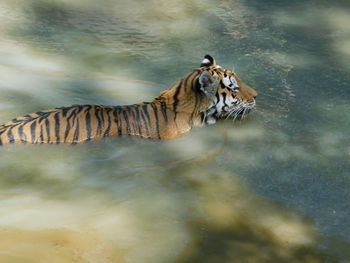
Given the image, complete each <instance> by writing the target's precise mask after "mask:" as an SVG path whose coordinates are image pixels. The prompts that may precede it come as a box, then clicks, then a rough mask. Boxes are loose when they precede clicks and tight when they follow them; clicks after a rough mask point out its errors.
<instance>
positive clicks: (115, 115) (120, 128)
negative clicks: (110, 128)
mask: <svg viewBox="0 0 350 263" xmlns="http://www.w3.org/2000/svg"><path fill="white" fill-rule="evenodd" d="M119 114H120V108H119V107H115V108H114V111H113V116H114V121H115V123H116V124H117V129H118V136H122V126H121V120H120V119H119Z"/></svg>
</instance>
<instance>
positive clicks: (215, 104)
mask: <svg viewBox="0 0 350 263" xmlns="http://www.w3.org/2000/svg"><path fill="white" fill-rule="evenodd" d="M199 70H200V73H199V74H200V75H199V77H198V82H199V85H200V90H201V91H202V92H204V93H205V94H207V95H208V98H210V100H211V102H210V103H209V106H208V107H207V109H206V110H204V111H203V112H202V122H203V123H206V124H213V123H215V122H216V120H218V119H228V118H232V119H236V118H237V117H238V116H240V117H241V118H244V117H245V116H246V115H247V114H248V113H249V112H250V111H251V110H252V109H253V108H254V107H255V98H256V97H257V95H258V94H257V92H256V91H255V90H254V89H253V88H251V87H250V86H248V85H247V84H245V83H244V82H243V81H242V80H241V79H240V78H239V77H238V76H237V74H236V73H234V72H232V71H229V70H226V69H223V68H222V67H220V66H218V65H217V64H216V62H215V59H214V58H213V57H212V56H210V55H206V56H205V57H204V60H203V61H202V63H201V65H200V68H199Z"/></svg>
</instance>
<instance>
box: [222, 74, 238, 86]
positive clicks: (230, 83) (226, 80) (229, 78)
mask: <svg viewBox="0 0 350 263" xmlns="http://www.w3.org/2000/svg"><path fill="white" fill-rule="evenodd" d="M223 83H224V84H225V86H227V87H230V88H232V89H233V88H238V87H239V86H238V83H237V80H236V79H235V78H234V77H232V76H227V77H225V78H224V79H223Z"/></svg>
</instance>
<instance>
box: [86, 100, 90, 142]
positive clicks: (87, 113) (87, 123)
mask: <svg viewBox="0 0 350 263" xmlns="http://www.w3.org/2000/svg"><path fill="white" fill-rule="evenodd" d="M90 108H91V107H89V108H87V110H86V111H85V112H86V116H85V122H86V137H87V138H86V140H88V141H90V140H91V115H90Z"/></svg>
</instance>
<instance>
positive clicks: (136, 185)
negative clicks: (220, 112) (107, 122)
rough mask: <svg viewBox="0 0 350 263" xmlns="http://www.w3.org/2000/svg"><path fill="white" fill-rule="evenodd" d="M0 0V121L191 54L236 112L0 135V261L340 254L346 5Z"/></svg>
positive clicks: (345, 239)
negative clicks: (238, 81) (203, 120)
mask: <svg viewBox="0 0 350 263" xmlns="http://www.w3.org/2000/svg"><path fill="white" fill-rule="evenodd" d="M327 2H328V1H322V0H310V1H274V0H269V1H258V0H231V1H229V0H227V1H225V0H217V1H209V0H204V1H203V0H181V1H169V0H158V1H152V0H145V1H141V0H138V1H137V0H131V1H118V0H116V1H112V0H106V1H94V0H52V1H49V0H47V1H44V0H42V1H39V0H2V1H1V2H0V122H6V121H8V120H10V119H12V118H14V117H16V116H20V115H23V114H26V113H30V112H35V111H38V110H41V109H46V108H52V107H58V106H64V105H71V104H88V103H90V104H108V105H117V104H129V103H136V102H141V101H148V100H151V99H152V98H154V97H156V96H157V95H158V94H159V92H160V91H161V90H163V89H165V88H166V87H168V86H170V85H171V84H173V83H174V82H176V81H177V80H179V79H180V78H182V77H183V76H184V75H185V74H187V73H188V72H190V71H191V70H193V69H194V68H196V67H198V65H199V64H200V62H201V60H202V58H203V56H204V55H205V54H207V53H208V54H211V55H213V56H214V57H215V58H216V60H217V62H218V64H219V65H221V66H223V67H224V68H227V69H234V70H235V71H236V72H237V73H238V74H239V75H240V77H241V78H242V79H243V80H244V81H245V82H246V83H248V84H249V85H251V86H252V87H254V88H255V89H256V90H257V91H258V93H259V97H258V99H257V109H256V110H255V111H254V112H253V113H251V115H250V116H249V118H248V119H247V120H244V121H242V122H236V123H232V122H231V121H222V122H219V123H217V124H215V125H212V126H207V127H204V128H200V129H195V130H194V131H193V132H192V133H191V134H190V135H188V136H185V137H182V138H179V139H175V140H171V141H164V142H158V141H145V140H139V139H129V138H123V139H120V138H108V139H106V140H101V141H98V142H92V143H88V144H84V145H79V146H75V147H73V146H64V145H58V146H56V145H36V146H28V145H27V146H10V147H3V148H1V149H0V262H6V263H7V262H10V263H17V262H20V263H22V262H25V263H27V262H60V263H61V262H93V263H96V262H101V263H109V262H113V263H115V262H118V263H120V262H128V263H129V262H130V263H139V262H140V263H144V262H152V263H153V262H155V263H156V262H159V263H165V262H171V263H194V262H208V263H215V262H218V263H226V262H227V263H232V262H239V263H241V262H259V263H260V262H344V263H345V262H349V259H350V253H349V251H350V238H349V237H350V223H349V222H350V221H349V217H350V202H349V200H350V190H349V189H350V175H349V170H350V164H349V157H350V139H349V136H348V132H349V130H350V119H349V116H348V113H349V112H350V104H349V103H348V101H349V99H350V90H349V85H348V83H349V82H350V74H349V73H350V27H349V24H350V5H349V4H348V2H347V1H333V2H332V3H327Z"/></svg>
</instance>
